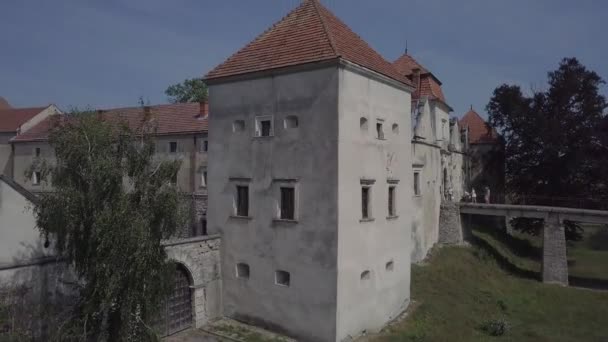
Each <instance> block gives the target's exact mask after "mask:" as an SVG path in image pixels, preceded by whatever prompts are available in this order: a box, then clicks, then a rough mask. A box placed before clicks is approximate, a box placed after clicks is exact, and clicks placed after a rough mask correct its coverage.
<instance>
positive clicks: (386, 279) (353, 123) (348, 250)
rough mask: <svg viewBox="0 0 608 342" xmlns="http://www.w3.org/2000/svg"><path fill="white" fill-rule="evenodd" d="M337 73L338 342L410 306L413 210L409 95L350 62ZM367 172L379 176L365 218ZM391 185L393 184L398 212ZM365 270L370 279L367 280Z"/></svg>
mask: <svg viewBox="0 0 608 342" xmlns="http://www.w3.org/2000/svg"><path fill="white" fill-rule="evenodd" d="M339 75H340V84H339V88H340V89H339V92H340V94H339V104H340V107H339V112H338V113H339V118H340V119H339V120H340V122H339V138H338V146H339V150H338V160H339V162H338V201H337V206H338V227H337V228H338V261H337V262H338V280H337V289H338V294H337V296H338V300H337V301H338V302H337V323H336V324H337V328H336V329H337V332H336V337H335V340H336V341H341V340H343V339H345V338H350V337H354V336H358V335H360V334H361V333H362V332H363V331H364V330H366V331H368V332H373V331H378V330H379V329H381V328H382V327H383V326H384V325H385V324H386V323H387V322H388V321H390V320H391V319H393V318H395V317H396V316H397V315H399V314H400V313H401V312H402V311H403V310H405V308H406V307H407V305H409V300H410V264H411V226H412V216H413V214H414V208H413V206H412V183H413V180H412V177H413V175H412V169H411V167H412V157H411V147H410V141H411V135H410V132H411V127H410V125H411V122H410V119H409V116H410V94H409V93H408V92H407V91H405V90H403V89H401V88H397V87H394V86H392V85H390V84H387V83H385V82H382V81H381V80H378V79H375V78H371V77H370V75H368V74H365V73H362V72H360V71H359V70H357V69H353V68H350V67H348V66H347V67H346V68H341V69H340V71H339ZM362 117H363V118H365V119H367V122H368V127H367V129H365V128H361V126H360V122H361V118H362ZM378 123H381V124H382V126H383V131H384V139H378V137H377V131H376V124H378ZM395 125H396V126H395ZM362 161H364V162H362ZM362 179H363V180H371V181H374V183H373V184H372V185H371V186H370V187H371V200H370V205H371V216H372V217H373V219H374V220H373V221H369V222H362V221H361V219H362V217H361V181H362ZM389 186H394V187H395V191H396V192H395V194H396V199H395V201H396V213H395V214H396V215H395V216H394V217H388V215H389V213H388V191H389V190H388V189H389ZM317 200H318V199H317ZM389 263H392V264H390V265H392V266H389V267H387V264H389ZM366 271H369V272H370V276H369V279H365V277H364V279H362V273H363V272H366Z"/></svg>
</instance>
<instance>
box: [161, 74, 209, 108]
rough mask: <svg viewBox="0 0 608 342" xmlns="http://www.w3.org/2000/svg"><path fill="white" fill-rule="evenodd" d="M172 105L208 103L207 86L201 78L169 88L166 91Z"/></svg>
mask: <svg viewBox="0 0 608 342" xmlns="http://www.w3.org/2000/svg"><path fill="white" fill-rule="evenodd" d="M165 94H166V95H167V96H168V97H169V102H171V103H186V102H205V101H207V95H208V92H207V85H206V84H205V82H203V80H202V79H200V78H193V79H186V80H185V81H184V82H182V83H178V84H174V85H172V86H169V87H168V88H167V90H165Z"/></svg>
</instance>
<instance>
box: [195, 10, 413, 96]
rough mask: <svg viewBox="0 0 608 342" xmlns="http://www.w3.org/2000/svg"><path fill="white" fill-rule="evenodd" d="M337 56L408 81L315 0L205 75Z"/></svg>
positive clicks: (210, 76)
mask: <svg viewBox="0 0 608 342" xmlns="http://www.w3.org/2000/svg"><path fill="white" fill-rule="evenodd" d="M337 59H343V60H346V61H349V62H352V63H354V64H357V65H359V66H361V67H364V68H367V69H369V70H372V71H375V72H377V73H379V74H382V75H384V76H386V77H389V78H391V79H394V80H396V81H398V82H401V83H405V84H407V85H411V82H410V81H409V80H408V79H407V78H406V77H404V76H403V75H401V74H400V73H399V72H398V71H397V70H396V69H395V68H394V66H393V65H392V64H391V63H389V62H388V61H386V60H385V59H384V58H383V57H382V56H381V55H380V54H379V53H377V52H376V51H374V49H372V48H371V47H370V46H369V45H368V44H367V43H366V42H365V41H364V40H363V39H362V38H361V37H359V36H358V35H357V34H356V33H354V32H353V31H352V30H351V29H350V28H349V27H348V26H347V25H346V24H344V23H343V22H342V21H341V20H340V19H339V18H338V17H336V16H335V15H334V14H333V13H331V12H330V11H329V10H328V9H327V8H325V7H324V6H323V5H322V4H320V3H319V1H318V0H304V1H303V2H302V4H301V5H300V6H298V7H297V8H296V9H294V10H293V11H291V12H290V13H289V14H287V15H286V16H285V17H284V18H283V19H281V20H280V21H279V22H277V23H276V24H274V25H273V26H272V27H270V28H269V29H268V30H266V31H265V32H264V33H262V34H261V35H259V36H258V37H257V38H256V39H254V40H253V41H252V42H251V43H249V44H248V45H246V46H245V47H244V48H242V49H241V50H239V51H238V52H236V53H235V54H234V55H232V56H231V57H229V58H228V59H227V60H226V61H225V62H224V63H222V64H220V65H219V66H217V67H216V68H215V69H213V70H211V71H210V72H209V73H208V74H207V75H206V76H205V78H206V79H207V80H212V79H218V78H223V77H230V76H237V75H243V74H248V73H255V72H260V71H265V70H271V69H278V68H284V67H290V66H295V65H302V64H309V63H317V62H323V61H329V60H337Z"/></svg>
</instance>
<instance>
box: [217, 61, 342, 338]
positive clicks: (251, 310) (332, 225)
mask: <svg viewBox="0 0 608 342" xmlns="http://www.w3.org/2000/svg"><path fill="white" fill-rule="evenodd" d="M338 80H339V73H338V70H337V67H336V66H332V67H327V68H324V69H316V70H307V71H300V72H294V73H290V74H275V75H270V74H269V75H267V76H265V77H260V78H256V79H249V80H241V81H235V82H231V83H221V84H211V85H210V86H209V96H210V112H211V113H213V114H212V115H210V127H211V129H210V133H209V134H210V135H209V143H210V146H209V180H210V182H209V187H208V193H209V211H208V227H209V230H210V231H211V232H221V235H222V252H221V255H222V271H223V272H222V280H223V282H222V284H223V290H222V292H223V308H224V314H225V315H226V316H228V317H231V318H234V319H237V320H241V321H245V322H248V323H253V324H256V325H261V326H264V327H266V328H269V329H272V330H275V331H280V332H283V333H286V334H288V335H291V336H294V337H296V338H298V339H300V340H305V341H306V340H309V341H313V340H314V341H334V340H335V336H336V331H335V327H336V324H335V323H336V293H337V289H336V277H337V275H336V267H337V265H336V260H337V238H338V237H337V234H338V232H337V225H338V214H337V203H338V200H337V189H338V141H337V139H338V115H337V114H338ZM262 115H272V116H273V122H274V135H273V136H272V137H254V130H255V129H254V122H255V117H256V116H262ZM287 115H295V116H297V117H298V121H299V127H298V128H295V129H286V128H285V126H284V119H285V118H286V116H287ZM235 120H242V121H243V122H244V130H243V131H237V132H235V131H234V130H233V125H234V123H235ZM286 179H289V180H291V181H292V182H293V183H294V184H295V186H296V196H297V199H296V200H297V203H296V218H297V221H295V222H281V221H278V220H276V218H277V216H278V211H277V204H278V200H279V193H278V191H279V184H281V180H286ZM237 184H246V185H248V186H249V195H250V200H249V216H250V217H248V218H236V217H234V214H235V208H234V199H235V191H236V185H237ZM237 263H246V264H248V265H249V267H250V276H249V278H248V279H244V278H237V277H236V264H237ZM277 270H283V271H287V272H289V273H290V277H291V280H290V286H281V285H277V284H275V271H277Z"/></svg>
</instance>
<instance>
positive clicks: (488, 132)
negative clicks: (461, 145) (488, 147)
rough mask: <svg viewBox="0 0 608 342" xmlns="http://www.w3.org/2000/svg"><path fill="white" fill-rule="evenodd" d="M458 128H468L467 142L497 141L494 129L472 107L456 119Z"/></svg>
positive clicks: (487, 142) (486, 142)
mask: <svg viewBox="0 0 608 342" xmlns="http://www.w3.org/2000/svg"><path fill="white" fill-rule="evenodd" d="M458 126H459V127H460V129H465V128H467V127H468V128H469V144H495V143H498V142H499V139H498V133H497V132H496V130H495V129H494V128H492V127H490V126H488V124H487V123H486V122H485V121H484V119H483V118H482V117H481V116H480V115H479V114H477V112H476V111H474V110H473V109H472V108H471V110H469V111H468V112H467V113H466V114H465V115H464V116H463V117H462V119H460V120H459V121H458Z"/></svg>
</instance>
